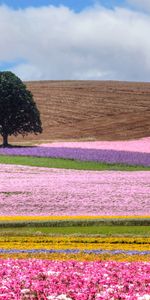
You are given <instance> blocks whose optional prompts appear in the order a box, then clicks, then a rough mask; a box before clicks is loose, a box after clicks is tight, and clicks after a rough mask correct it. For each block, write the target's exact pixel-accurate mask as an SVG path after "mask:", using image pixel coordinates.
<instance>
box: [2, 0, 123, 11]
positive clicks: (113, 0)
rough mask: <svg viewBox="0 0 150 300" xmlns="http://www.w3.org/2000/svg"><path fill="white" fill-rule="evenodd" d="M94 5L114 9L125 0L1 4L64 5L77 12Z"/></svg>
mask: <svg viewBox="0 0 150 300" xmlns="http://www.w3.org/2000/svg"><path fill="white" fill-rule="evenodd" d="M94 3H100V4H102V5H104V6H106V7H110V8H113V7H114V6H116V5H122V4H123V3H124V0H98V1H95V0H61V1H60V0H20V1H19V0H2V1H0V4H6V5H8V6H10V7H13V8H15V9H17V8H26V7H29V6H34V7H39V6H44V5H54V6H59V5H64V6H67V7H70V8H71V9H73V10H75V11H80V10H82V9H83V8H85V7H88V6H92V5H93V4H94Z"/></svg>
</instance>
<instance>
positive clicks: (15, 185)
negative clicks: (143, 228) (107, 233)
mask: <svg viewBox="0 0 150 300" xmlns="http://www.w3.org/2000/svg"><path fill="white" fill-rule="evenodd" d="M149 187H150V171H146V172H144V171H138V172H121V171H83V170H81V171H78V170H63V169H48V168H38V167H28V166H16V165H1V168H0V207H1V210H0V215H50V216H51V215H115V216H118V215H133V216H134V215H139V216H140V215H149V214H150V201H149V199H150V188H149Z"/></svg>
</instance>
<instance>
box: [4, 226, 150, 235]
mask: <svg viewBox="0 0 150 300" xmlns="http://www.w3.org/2000/svg"><path fill="white" fill-rule="evenodd" d="M0 235H3V236H4V235H10V236H14V235H15V236H17V235H102V236H103V235H105V236H116V235H121V236H128V235H129V236H149V235H150V227H149V226H85V227H83V226H76V227H38V228H37V227H22V228H19V227H17V228H15V229H13V228H1V229H0Z"/></svg>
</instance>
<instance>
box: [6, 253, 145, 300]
mask: <svg viewBox="0 0 150 300" xmlns="http://www.w3.org/2000/svg"><path fill="white" fill-rule="evenodd" d="M0 265H1V268H0V299H1V300H10V299H13V300H24V299H37V300H38V299H39V300H41V299H43V300H44V299H45V300H46V299H47V300H90V299H95V300H113V299H115V300H119V299H122V300H125V299H128V300H146V299H150V263H146V262H132V263H129V262H114V261H94V262H77V261H49V260H37V259H28V260H13V259H7V260H0ZM148 297H149V298H148Z"/></svg>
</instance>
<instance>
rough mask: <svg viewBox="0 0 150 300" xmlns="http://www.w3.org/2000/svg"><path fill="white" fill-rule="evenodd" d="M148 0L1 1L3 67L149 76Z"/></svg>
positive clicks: (73, 75)
mask: <svg viewBox="0 0 150 300" xmlns="http://www.w3.org/2000/svg"><path fill="white" fill-rule="evenodd" d="M149 34H150V0H30V1H28V0H3V1H0V70H1V71H4V70H11V71H13V72H14V73H15V74H17V75H18V76H19V77H20V78H21V79H22V80H43V79H49V80H62V79H71V80H72V79H83V80H86V79H93V80H94V79H97V80H127V81H150V38H149Z"/></svg>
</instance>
